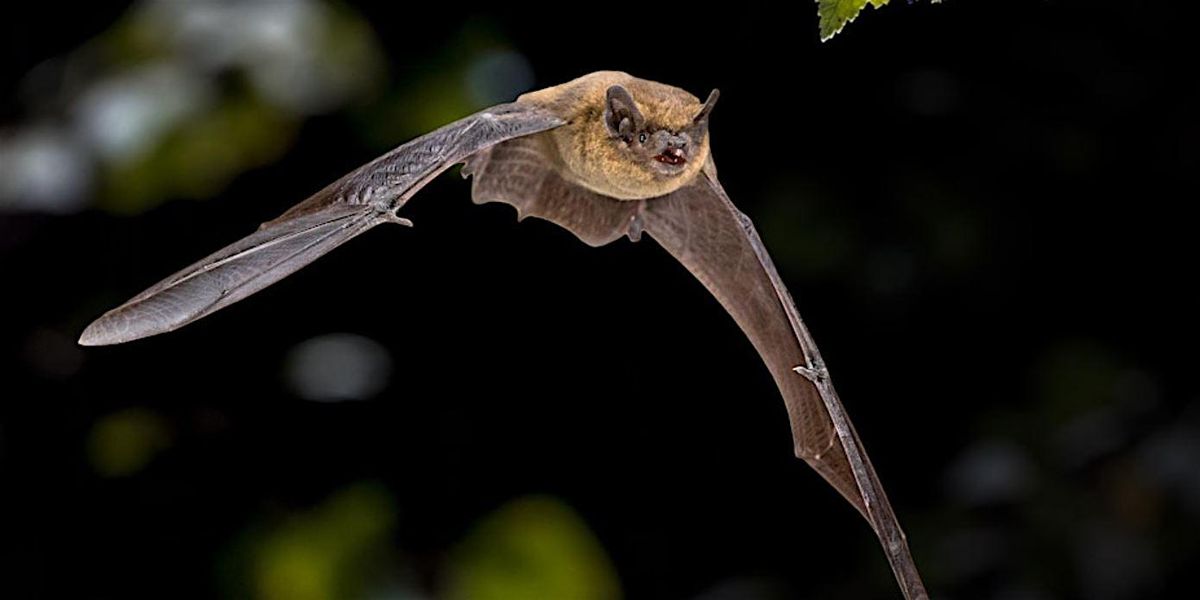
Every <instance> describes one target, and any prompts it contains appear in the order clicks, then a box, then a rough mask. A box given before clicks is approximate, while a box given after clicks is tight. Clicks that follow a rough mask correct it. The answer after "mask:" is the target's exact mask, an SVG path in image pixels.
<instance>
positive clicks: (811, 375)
mask: <svg viewBox="0 0 1200 600" xmlns="http://www.w3.org/2000/svg"><path fill="white" fill-rule="evenodd" d="M792 370H793V371H795V372H797V373H799V374H801V375H803V376H804V378H805V379H807V380H809V381H811V382H813V385H821V384H822V383H824V382H825V381H828V380H829V371H827V370H825V367H823V366H820V365H817V366H816V367H806V366H804V365H800V366H798V367H792Z"/></svg>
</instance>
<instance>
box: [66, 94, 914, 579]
mask: <svg viewBox="0 0 1200 600" xmlns="http://www.w3.org/2000/svg"><path fill="white" fill-rule="evenodd" d="M717 97H718V92H717V90H713V91H712V93H711V94H709V96H708V99H707V100H706V101H705V102H703V103H701V102H700V100H699V99H698V98H697V97H696V96H693V95H692V94H690V93H688V92H687V91H685V90H682V89H680V88H677V87H673V86H669V85H664V84H661V83H657V82H653V81H648V80H644V79H638V78H636V77H633V76H631V75H628V74H626V73H621V72H613V71H601V72H596V73H591V74H589V75H585V76H583V77H580V78H578V79H575V80H573V81H569V82H567V83H564V84H561V85H558V86H554V87H550V88H545V89H542V90H537V91H533V92H529V93H526V94H524V95H522V96H520V97H518V98H517V100H516V101H515V102H511V103H508V104H501V105H498V106H494V107H491V108H488V109H485V110H483V111H480V112H478V113H475V114H473V115H470V116H468V117H465V118H463V119H461V120H459V121H455V122H453V123H450V124H449V125H446V126H444V127H442V128H440V129H437V130H435V131H433V132H431V133H428V134H426V135H423V136H421V137H418V138H416V139H414V140H412V141H409V142H407V143H405V144H403V145H401V146H399V147H397V148H395V149H394V150H392V151H390V152H388V153H387V154H384V155H383V156H380V157H379V158H377V159H375V160H373V161H371V162H370V163H367V164H366V165H363V166H362V167H360V168H358V169H356V170H354V171H352V172H351V173H349V174H347V175H345V176H344V177H342V178H341V179H339V180H337V181H335V182H333V183H332V184H330V185H329V186H327V187H326V188H325V189H323V190H321V191H319V192H317V193H316V194H313V195H312V196H311V197H310V198H308V199H307V200H305V201H303V202H301V203H300V204H297V205H296V206H294V207H292V208H291V209H289V210H288V211H286V212H284V213H283V214H282V215H280V216H279V217H278V218H276V219H274V220H272V221H268V222H266V223H263V224H262V225H261V226H260V227H259V229H258V230H257V231H256V232H254V233H252V234H250V235H249V236H247V237H245V238H243V239H241V240H239V241H237V242H234V243H233V244H231V245H229V246H226V247H225V248H222V249H221V250H218V251H216V252H215V253H213V254H211V255H209V256H208V257H206V258H204V259H202V260H200V261H199V262H197V263H195V264H193V265H191V266H189V267H187V268H185V269H183V270H182V271H179V272H178V273H175V274H174V275H171V276H170V277H168V278H166V279H164V280H163V281H161V282H159V283H158V284H156V285H154V286H153V287H151V288H150V289H148V290H146V291H144V292H142V293H141V294H138V295H137V296H135V297H133V298H132V299H131V300H129V301H128V302H126V303H125V304H122V305H121V306H118V307H117V308H114V309H112V310H110V311H108V312H107V313H105V314H104V315H102V316H101V317H100V318H99V319H96V321H95V322H93V323H92V324H91V325H90V326H88V327H87V329H86V330H84V332H83V334H82V336H81V337H80V338H79V343H80V344H82V345H85V346H96V345H103V344H117V343H122V342H128V341H131V340H135V339H138V338H143V337H147V336H151V335H155V334H159V333H163V332H166V331H171V330H173V329H176V328H179V327H182V326H184V325H186V324H188V323H191V322H192V321H195V320H196V319H199V318H201V317H204V316H206V315H209V314H211V313H213V312H214V311H217V310H220V309H221V308H224V307H226V306H229V305H230V304H233V303H234V302H237V301H239V300H241V299H243V298H245V297H246V296H249V295H250V294H253V293H254V292H257V291H259V290H261V289H263V288H265V287H267V286H269V285H271V284H272V283H275V282H276V281H279V280H280V279H282V278H283V277H286V276H288V275H290V274H292V273H293V272H295V271H296V270H297V269H300V268H301V267H303V266H305V265H307V264H308V263H310V262H312V261H313V260H316V259H317V257H319V256H321V255H323V254H325V253H326V252H329V251H330V250H333V249H334V248H336V247H338V246H340V245H342V244H343V243H345V242H347V241H349V240H350V239H351V238H353V237H355V236H357V235H359V234H360V233H362V232H364V231H367V230H368V229H371V228H372V227H375V226H376V225H379V224H380V223H398V224H402V225H409V226H411V225H412V223H411V222H410V221H408V220H407V219H405V218H403V217H400V216H399V215H398V212H399V210H400V209H401V208H403V207H404V205H405V203H407V202H408V201H409V199H411V198H412V197H413V195H414V194H416V193H417V192H418V191H420V190H421V188H422V187H424V186H425V184H427V183H429V181H430V180H432V179H433V178H434V177H437V176H438V175H439V174H440V173H442V172H443V171H445V170H446V169H448V168H450V167H451V166H453V165H455V164H458V163H465V165H464V167H463V169H462V173H463V176H464V177H471V178H472V180H471V198H472V200H473V201H474V202H475V203H476V204H482V203H485V202H503V203H506V204H509V205H512V206H513V207H515V208H516V210H517V218H518V219H519V220H520V219H525V218H526V217H537V218H540V219H545V220H547V221H550V222H552V223H555V224H557V225H559V226H561V227H563V228H565V229H567V230H568V231H570V232H571V233H573V234H574V235H575V236H576V237H578V238H579V239H580V240H581V241H583V242H584V243H586V244H588V245H591V246H601V245H604V244H608V243H610V242H613V241H615V240H617V239H620V238H622V237H625V238H628V239H629V240H631V241H635V242H636V241H638V240H639V239H641V237H642V236H643V235H649V236H650V237H651V238H653V239H654V240H655V241H657V242H658V244H659V245H661V246H662V247H663V249H665V250H666V251H667V252H668V253H670V254H671V255H672V256H673V257H675V258H676V259H677V260H678V261H679V262H680V263H682V264H683V266H684V267H685V268H687V270H688V271H690V272H691V273H692V275H694V276H695V277H696V279H698V280H700V282H701V283H702V284H703V285H704V286H705V287H706V288H708V291H709V292H711V293H712V294H713V296H715V297H716V298H717V300H718V301H719V302H720V303H721V305H722V306H723V307H724V308H725V310H726V311H728V312H729V314H730V315H731V316H732V317H733V318H734V320H735V321H736V322H737V324H738V326H739V327H740V328H741V329H742V331H743V332H744V333H745V334H746V336H747V337H748V338H749V339H750V342H751V343H752V344H753V345H754V347H755V349H756V350H757V351H758V354H759V356H760V357H761V358H762V360H763V362H764V363H766V366H767V368H768V369H769V370H770V372H771V375H772V376H773V378H774V380H775V383H776V385H777V386H778V388H779V391H780V394H781V395H782V396H783V399H784V402H785V404H786V406H787V412H788V416H789V418H790V420H791V426H792V438H793V442H794V449H795V453H796V456H798V457H799V458H801V459H803V460H804V461H806V462H807V463H808V464H809V465H810V466H811V467H812V468H813V469H815V470H816V471H817V472H818V473H819V474H820V475H821V476H822V477H824V478H825V480H826V481H827V482H828V483H829V484H830V485H832V486H833V488H834V489H836V490H837V491H838V492H839V493H841V494H842V496H844V497H845V498H846V500H847V501H849V502H850V504H851V505H853V506H854V508H856V509H857V510H858V511H859V513H861V514H862V516H863V517H864V518H866V520H867V522H868V523H870V525H871V528H872V529H873V530H874V531H875V534H876V535H877V536H878V537H879V540H880V543H881V544H882V546H883V549H884V552H885V554H886V555H887V558H888V562H889V563H890V565H891V568H892V572H893V573H894V575H895V576H896V580H897V582H898V584H899V586H900V588H901V590H902V591H903V593H904V596H905V598H906V599H908V600H916V599H920V598H928V595H927V594H926V592H925V588H924V584H923V583H922V582H921V578H920V575H919V573H918V572H917V568H916V565H915V563H914V562H913V559H912V556H911V554H910V553H909V549H908V543H907V540H906V538H905V536H904V533H903V531H902V530H901V529H900V525H899V523H898V522H897V519H896V516H895V514H894V513H893V511H892V507H891V505H890V504H889V503H888V500H887V496H886V495H885V494H884V491H883V486H882V485H881V484H880V482H879V479H878V477H877V476H876V475H875V469H874V468H873V467H872V466H871V461H870V460H869V459H868V458H867V454H866V452H865V451H864V450H863V446H862V443H861V442H860V441H859V438H858V434H857V433H856V432H855V430H854V427H853V425H851V423H850V420H849V418H848V417H847V416H846V412H845V410H844V409H843V408H842V403H841V401H840V400H839V399H838V395H837V392H836V390H835V389H834V387H833V382H832V380H831V379H830V377H829V372H828V370H827V369H826V368H825V363H824V361H823V360H822V358H821V354H820V352H819V351H818V350H817V346H816V344H815V343H814V342H813V339H812V336H811V335H810V334H809V331H808V328H807V327H806V326H805V324H804V321H803V320H801V319H800V314H799V312H797V310H796V307H795V304H794V303H793V301H792V298H791V296H790V294H789V293H788V291H787V288H786V287H784V285H783V281H782V280H781V279H780V277H779V273H778V272H776V270H775V266H774V264H773V263H772V262H771V258H770V256H769V255H768V254H767V251H766V248H765V247H764V246H763V243H762V240H761V239H759V236H758V233H757V232H756V231H755V229H754V226H753V225H752V224H751V222H750V219H749V218H747V217H746V215H744V214H742V213H741V212H740V211H739V210H738V209H737V208H736V207H735V206H734V205H733V203H732V202H731V201H730V200H729V197H728V196H727V195H726V194H725V190H724V189H723V188H722V187H721V184H720V182H719V181H718V179H717V168H716V165H715V164H714V162H713V158H712V155H711V153H710V143H709V135H708V123H709V117H710V115H711V113H712V110H713V106H714V105H715V104H716V102H717Z"/></svg>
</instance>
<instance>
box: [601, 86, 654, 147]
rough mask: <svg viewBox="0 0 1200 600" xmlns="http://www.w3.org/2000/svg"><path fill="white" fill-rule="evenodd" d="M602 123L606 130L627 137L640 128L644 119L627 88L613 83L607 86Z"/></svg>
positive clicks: (644, 121)
mask: <svg viewBox="0 0 1200 600" xmlns="http://www.w3.org/2000/svg"><path fill="white" fill-rule="evenodd" d="M604 123H605V124H607V125H608V131H609V132H610V133H612V134H613V135H615V136H619V137H622V138H629V137H631V136H632V135H633V132H635V131H638V130H640V129H641V128H642V125H644V124H645V123H646V120H645V119H644V118H642V113H641V111H639V110H638V107H637V104H636V103H634V101H633V96H630V95H629V90H627V89H625V88H624V87H622V86H619V85H614V86H612V87H609V88H608V94H607V100H606V101H605V103H604Z"/></svg>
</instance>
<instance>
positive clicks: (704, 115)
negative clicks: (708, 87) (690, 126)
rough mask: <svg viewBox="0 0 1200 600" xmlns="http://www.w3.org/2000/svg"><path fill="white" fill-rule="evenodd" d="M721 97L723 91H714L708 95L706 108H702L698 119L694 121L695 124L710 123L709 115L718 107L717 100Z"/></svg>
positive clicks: (697, 114)
mask: <svg viewBox="0 0 1200 600" xmlns="http://www.w3.org/2000/svg"><path fill="white" fill-rule="evenodd" d="M720 97H721V91H720V90H717V89H714V90H713V91H712V92H710V93H709V94H708V100H705V101H704V106H701V107H700V112H698V113H696V118H695V119H692V122H693V123H696V124H700V123H705V122H707V121H708V115H709V113H711V112H712V109H713V107H714V106H716V105H717V98H720Z"/></svg>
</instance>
